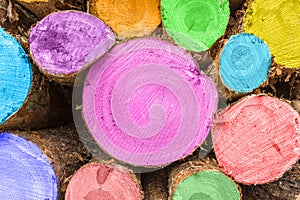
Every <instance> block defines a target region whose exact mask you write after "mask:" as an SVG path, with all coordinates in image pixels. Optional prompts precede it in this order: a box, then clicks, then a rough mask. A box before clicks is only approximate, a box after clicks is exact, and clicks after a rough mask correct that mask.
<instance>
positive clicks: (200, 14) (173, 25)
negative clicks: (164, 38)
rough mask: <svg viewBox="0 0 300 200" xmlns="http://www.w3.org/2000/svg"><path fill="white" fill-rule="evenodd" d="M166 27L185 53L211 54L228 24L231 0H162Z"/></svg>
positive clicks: (163, 19) (162, 11) (163, 18)
mask: <svg viewBox="0 0 300 200" xmlns="http://www.w3.org/2000/svg"><path fill="white" fill-rule="evenodd" d="M161 13H162V21H163V25H164V27H165V28H166V30H167V32H168V34H169V35H170V36H171V37H172V39H173V40H174V41H175V42H176V43H177V44H179V45H181V46H183V47H184V48H185V49H188V50H190V51H195V52H200V51H205V50H208V49H209V48H211V47H212V45H213V44H214V43H215V42H216V41H217V39H218V38H220V37H221V36H222V35H223V34H224V32H225V29H226V26H227V24H228V20H229V15H230V10H229V0H190V1H186V0H171V1H170V0H162V1H161Z"/></svg>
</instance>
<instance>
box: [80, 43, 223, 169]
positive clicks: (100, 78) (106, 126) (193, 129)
mask: <svg viewBox="0 0 300 200" xmlns="http://www.w3.org/2000/svg"><path fill="white" fill-rule="evenodd" d="M217 101H218V95H217V92H216V88H215V84H214V83H213V81H212V80H211V79H210V78H208V77H207V76H206V75H204V74H201V73H199V71H198V69H197V65H196V63H195V61H194V59H193V58H192V57H191V56H190V55H189V54H188V53H187V52H186V51H184V50H182V49H181V48H179V47H177V46H174V45H172V44H170V43H167V42H165V41H162V40H159V39H154V38H143V39H135V40H130V41H128V42H125V43H123V44H120V45H118V46H116V47H114V48H113V49H112V50H111V51H110V53H109V54H107V55H106V56H104V57H103V58H102V59H101V60H99V61H98V62H96V63H95V64H93V65H92V67H91V69H90V71H89V73H88V75H87V77H86V80H85V86H84V90H83V115H84V118H85V121H86V124H87V127H88V128H89V130H90V133H91V134H92V136H93V138H94V139H95V140H96V142H97V143H98V145H99V146H100V148H102V149H103V150H104V151H106V152H107V153H108V154H110V155H111V156H112V157H114V158H116V159H119V160H121V161H124V162H126V163H130V164H133V165H138V166H162V165H166V164H169V163H171V162H173V161H176V160H178V159H181V158H184V157H186V156H187V155H189V154H191V153H192V152H193V151H194V150H195V149H196V148H197V147H198V146H200V144H201V143H202V142H203V141H204V140H205V138H206V136H207V134H208V132H209V128H210V124H211V119H212V115H213V113H214V111H215V110H216V107H217Z"/></svg>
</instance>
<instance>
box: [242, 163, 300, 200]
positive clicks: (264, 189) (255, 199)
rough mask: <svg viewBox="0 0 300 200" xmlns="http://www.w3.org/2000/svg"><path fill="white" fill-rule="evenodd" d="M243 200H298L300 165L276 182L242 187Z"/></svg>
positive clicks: (299, 195)
mask: <svg viewBox="0 0 300 200" xmlns="http://www.w3.org/2000/svg"><path fill="white" fill-rule="evenodd" d="M242 189H243V196H244V198H243V199H244V200H266V199H268V200H299V199H300V163H299V162H298V163H297V164H295V166H294V167H293V168H292V170H290V171H288V172H287V173H285V174H284V175H283V177H281V178H280V179H279V180H278V181H275V182H273V183H269V184H266V185H255V186H242Z"/></svg>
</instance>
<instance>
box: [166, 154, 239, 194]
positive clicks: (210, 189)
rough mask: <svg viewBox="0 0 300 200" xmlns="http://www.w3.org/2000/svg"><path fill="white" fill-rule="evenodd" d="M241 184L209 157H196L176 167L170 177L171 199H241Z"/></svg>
mask: <svg viewBox="0 0 300 200" xmlns="http://www.w3.org/2000/svg"><path fill="white" fill-rule="evenodd" d="M241 198H242V194H241V191H240V188H239V186H238V185H237V184H236V183H234V181H233V180H231V179H230V178H229V177H227V176H226V175H225V174H223V173H222V172H221V170H220V168H219V167H218V165H217V162H216V161H215V160H214V159H212V158H209V157H206V158H203V159H201V160H198V159H194V160H190V161H188V162H184V163H182V164H180V165H179V166H177V167H175V168H174V169H173V170H172V171H171V173H170V177H169V199H170V200H171V199H172V200H179V199H186V200H195V199H210V200H220V199H231V200H240V199H241Z"/></svg>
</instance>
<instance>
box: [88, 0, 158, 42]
mask: <svg viewBox="0 0 300 200" xmlns="http://www.w3.org/2000/svg"><path fill="white" fill-rule="evenodd" d="M90 13H91V14H93V15H95V16H97V17H99V18H100V19H102V20H103V21H104V22H105V23H107V24H108V25H109V26H110V27H111V28H112V29H113V30H114V31H115V32H116V34H117V35H118V37H119V38H120V39H127V38H134V37H139V36H144V35H149V34H151V33H152V32H153V31H154V30H155V29H156V28H157V27H158V26H159V24H160V23H161V18H160V12H159V0H152V1H148V0H139V1H137V0H113V1H111V0H92V1H90Z"/></svg>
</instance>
